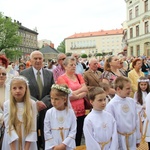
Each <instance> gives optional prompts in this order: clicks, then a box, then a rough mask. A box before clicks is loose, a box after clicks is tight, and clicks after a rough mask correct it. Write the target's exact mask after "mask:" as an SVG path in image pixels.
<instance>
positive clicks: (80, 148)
mask: <svg viewBox="0 0 150 150" xmlns="http://www.w3.org/2000/svg"><path fill="white" fill-rule="evenodd" d="M76 150H86V147H85V145H81V146H77V148H76ZM137 150H148V146H147V143H144V144H143V143H141V144H140V147H139V148H138V149H137Z"/></svg>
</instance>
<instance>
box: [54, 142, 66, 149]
mask: <svg viewBox="0 0 150 150" xmlns="http://www.w3.org/2000/svg"><path fill="white" fill-rule="evenodd" d="M53 150H66V145H65V144H63V143H61V144H59V145H57V146H54V148H53Z"/></svg>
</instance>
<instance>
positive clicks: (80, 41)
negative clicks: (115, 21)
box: [65, 29, 123, 56]
mask: <svg viewBox="0 0 150 150" xmlns="http://www.w3.org/2000/svg"><path fill="white" fill-rule="evenodd" d="M122 37H123V29H115V30H101V31H97V32H86V33H76V34H74V35H72V36H69V37H67V38H66V39H65V48H66V53H78V54H87V55H91V56H94V55H95V54H97V53H101V54H104V53H105V54H106V53H107V54H108V53H109V54H113V55H117V54H118V53H119V52H121V51H122Z"/></svg>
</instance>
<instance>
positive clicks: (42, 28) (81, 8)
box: [0, 0, 126, 48]
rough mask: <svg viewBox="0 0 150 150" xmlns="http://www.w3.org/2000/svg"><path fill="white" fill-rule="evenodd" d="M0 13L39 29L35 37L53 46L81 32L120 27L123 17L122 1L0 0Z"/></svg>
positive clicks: (124, 8)
mask: <svg viewBox="0 0 150 150" xmlns="http://www.w3.org/2000/svg"><path fill="white" fill-rule="evenodd" d="M0 12H2V13H3V14H4V15H5V16H9V17H11V18H12V19H13V20H14V19H15V20H18V21H19V22H21V23H22V25H23V26H25V27H27V28H29V29H34V28H35V27H36V28H37V30H38V33H39V35H38V40H42V39H47V40H51V41H52V42H53V43H54V45H55V48H57V46H58V45H59V44H60V43H61V42H62V41H63V40H64V38H66V37H68V36H71V35H73V34H74V33H80V32H89V31H90V32H93V31H99V30H102V29H103V30H110V29H116V28H118V29H119V28H121V27H122V26H121V24H122V23H123V22H124V21H125V20H126V3H125V1H124V0H0Z"/></svg>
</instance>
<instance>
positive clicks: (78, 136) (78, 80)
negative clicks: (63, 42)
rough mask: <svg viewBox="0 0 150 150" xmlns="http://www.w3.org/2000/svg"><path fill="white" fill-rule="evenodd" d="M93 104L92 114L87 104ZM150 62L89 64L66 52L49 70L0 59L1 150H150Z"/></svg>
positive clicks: (38, 62)
mask: <svg viewBox="0 0 150 150" xmlns="http://www.w3.org/2000/svg"><path fill="white" fill-rule="evenodd" d="M87 98H88V100H89V102H90V104H91V108H90V110H89V111H88V113H87V111H86V108H85V99H87ZM149 105H150V58H146V57H145V56H142V57H131V58H127V57H125V56H105V57H103V58H101V60H99V59H97V58H90V59H89V60H87V59H82V58H81V57H80V55H79V54H77V53H73V54H72V55H71V56H66V54H64V53H59V54H58V56H57V60H56V59H50V60H48V62H47V65H45V62H44V57H43V54H42V53H41V52H40V51H33V52H32V53H31V54H30V58H29V59H28V60H27V61H23V59H20V60H19V63H18V61H16V62H10V61H9V60H8V59H7V58H6V57H5V56H4V55H0V149H2V150H6V149H7V150H9V149H10V150H33V149H34V150H74V149H75V148H76V146H80V145H81V140H82V137H83V135H84V138H85V145H86V149H87V150H91V149H92V150H108V149H110V150H136V148H137V147H139V146H140V142H141V141H144V142H147V143H148V147H149V149H150V138H149V137H150V123H149V122H150V109H149Z"/></svg>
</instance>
